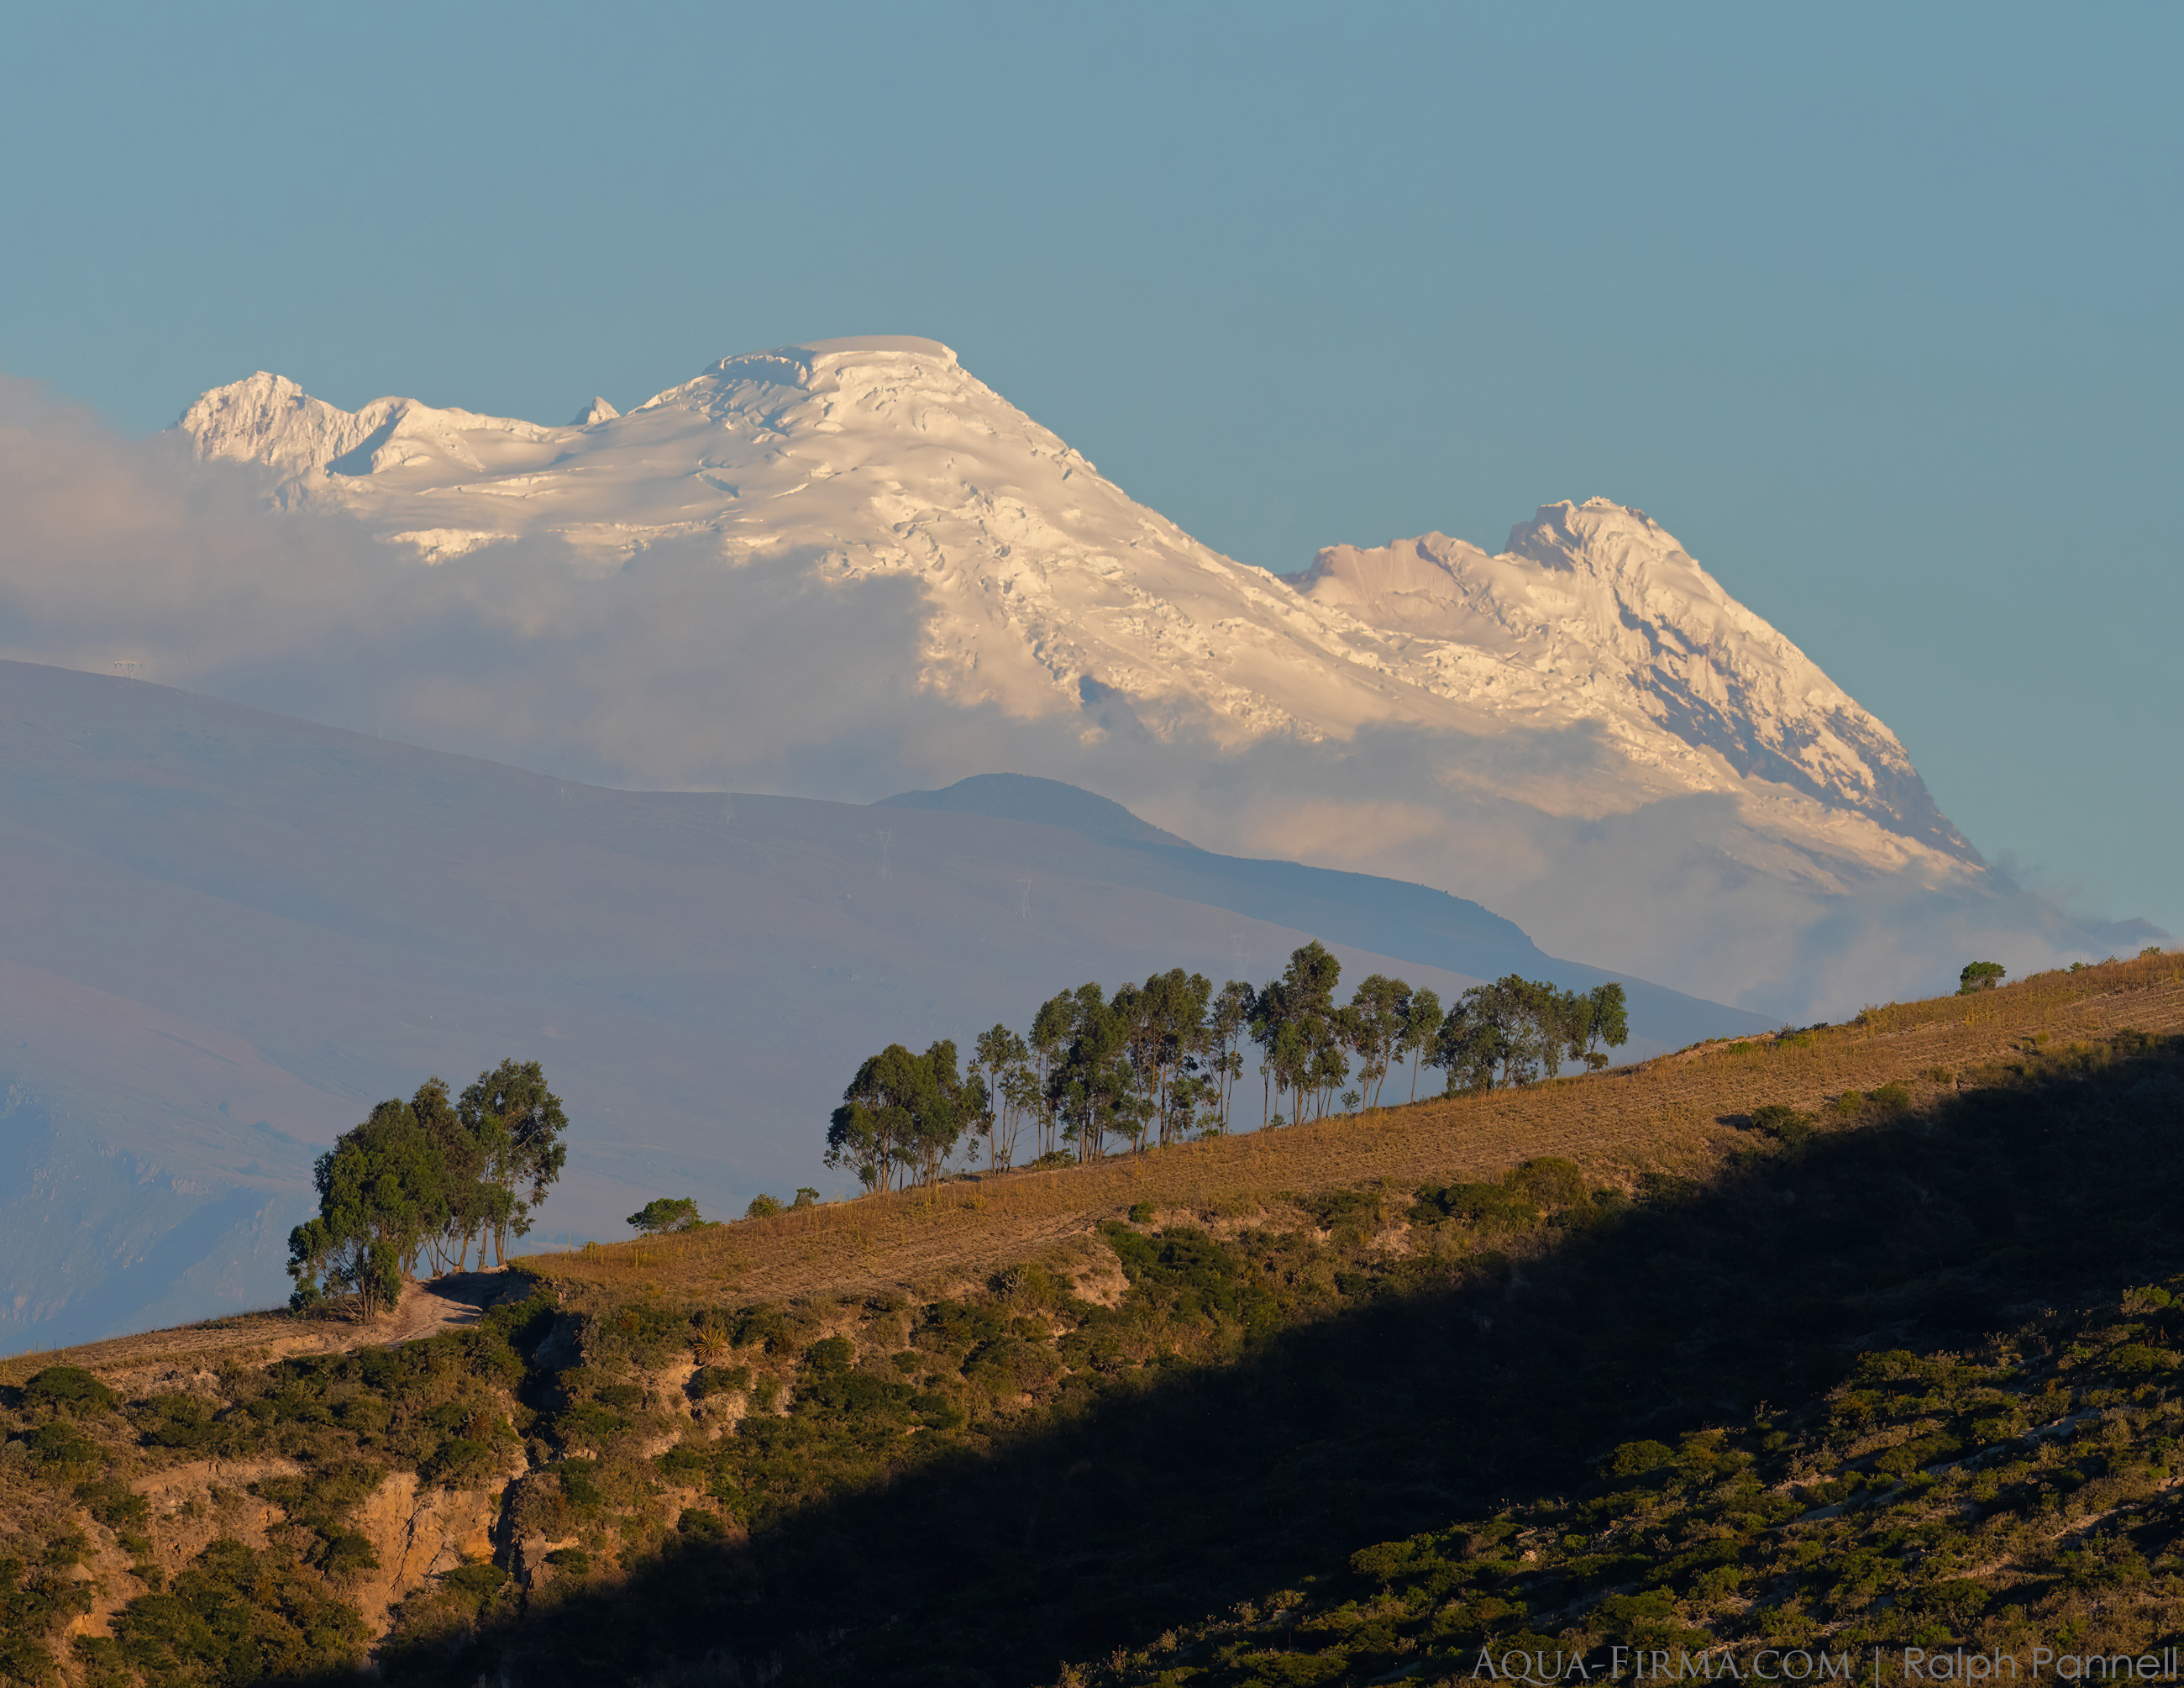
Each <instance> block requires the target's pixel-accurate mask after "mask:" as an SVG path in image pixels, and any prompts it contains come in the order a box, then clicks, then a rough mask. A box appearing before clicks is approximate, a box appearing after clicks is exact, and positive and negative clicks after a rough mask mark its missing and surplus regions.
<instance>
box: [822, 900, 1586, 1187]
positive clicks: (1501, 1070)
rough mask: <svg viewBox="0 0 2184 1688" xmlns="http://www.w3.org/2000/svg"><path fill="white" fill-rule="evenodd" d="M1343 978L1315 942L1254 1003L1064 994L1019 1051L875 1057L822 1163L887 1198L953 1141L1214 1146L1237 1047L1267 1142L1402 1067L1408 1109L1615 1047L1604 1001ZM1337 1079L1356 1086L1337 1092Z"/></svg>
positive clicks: (1035, 1153)
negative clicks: (1424, 1089)
mask: <svg viewBox="0 0 2184 1688" xmlns="http://www.w3.org/2000/svg"><path fill="white" fill-rule="evenodd" d="M1341 974H1342V967H1341V964H1340V962H1338V961H1337V960H1336V959H1335V958H1334V956H1332V955H1330V954H1329V953H1328V952H1327V950H1326V949H1325V948H1324V947H1323V946H1322V945H1320V944H1318V942H1313V943H1308V944H1307V945H1305V946H1304V947H1302V948H1301V949H1299V950H1297V951H1296V952H1295V953H1293V954H1292V955H1291V956H1290V960H1289V965H1288V966H1287V967H1286V968H1284V970H1283V972H1282V975H1281V976H1280V977H1279V979H1276V980H1274V981H1272V982H1270V983H1269V984H1267V985H1265V986H1264V987H1259V988H1256V989H1255V988H1254V987H1251V985H1249V984H1246V983H1245V982H1244V981H1241V980H1236V979H1232V980H1230V981H1229V982H1228V983H1227V984H1225V985H1223V986H1222V987H1220V988H1219V989H1218V990H1216V989H1215V988H1214V987H1213V985H1212V981H1210V980H1208V979H1207V978H1206V975H1204V974H1201V973H1189V974H1187V973H1185V972H1184V970H1183V969H1181V968H1179V967H1178V968H1174V969H1172V970H1169V971H1168V972H1166V973H1157V974H1155V975H1153V976H1152V977H1151V978H1150V979H1148V980H1146V981H1145V983H1144V984H1143V985H1123V986H1121V987H1118V988H1117V990H1116V991H1115V992H1114V994H1113V995H1112V996H1110V995H1108V994H1107V993H1106V992H1105V991H1104V990H1102V989H1101V987H1100V986H1099V985H1097V984H1088V985H1080V986H1078V987H1077V988H1076V989H1075V990H1073V991H1064V992H1061V993H1060V994H1058V995H1056V996H1055V997H1053V998H1050V1000H1048V1001H1047V1002H1045V1003H1042V1004H1041V1005H1040V1006H1039V1010H1038V1012H1037V1013H1036V1014H1034V1015H1033V1016H1032V1022H1031V1031H1030V1033H1029V1035H1028V1036H1025V1035H1022V1034H1020V1033H1018V1032H1016V1031H1011V1029H1010V1028H1009V1027H1008V1026H1006V1025H999V1026H995V1027H993V1029H992V1030H990V1031H985V1032H983V1033H981V1034H980V1035H979V1037H978V1039H977V1041H976V1042H975V1043H974V1044H973V1046H972V1052H971V1055H970V1058H969V1059H968V1060H965V1059H963V1057H962V1054H961V1051H960V1050H959V1049H958V1048H956V1043H955V1042H954V1040H953V1039H950V1038H942V1039H940V1040H939V1041H938V1042H935V1043H933V1045H932V1046H931V1047H930V1048H928V1049H927V1050H926V1051H925V1052H924V1053H923V1054H912V1053H911V1051H910V1050H909V1049H907V1048H905V1047H904V1046H903V1045H901V1044H900V1043H894V1044H890V1045H889V1046H888V1048H885V1049H883V1050H882V1051H881V1052H880V1053H879V1054H877V1055H874V1056H872V1058H871V1059H868V1060H866V1062H865V1063H864V1064H863V1065H861V1066H860V1067H859V1068H858V1069H857V1072H856V1076H855V1077H854V1078H853V1079H851V1080H850V1084H849V1087H848V1088H847V1089H846V1090H844V1093H843V1096H842V1105H841V1106H840V1107H839V1108H837V1109H835V1110H834V1113H833V1119H832V1120H831V1121H830V1122H829V1124H828V1127H827V1165H830V1166H847V1167H850V1168H853V1169H854V1170H855V1171H856V1173H857V1174H858V1176H859V1177H861V1179H862V1180H863V1181H864V1182H865V1184H866V1187H867V1188H872V1189H878V1190H887V1189H892V1188H894V1187H895V1185H896V1183H897V1182H898V1181H907V1180H910V1179H917V1180H921V1181H924V1182H930V1181H932V1180H933V1179H935V1178H937V1177H939V1173H940V1169H941V1167H942V1166H943V1165H944V1164H945V1163H946V1161H947V1160H948V1157H949V1156H950V1154H952V1153H954V1152H955V1150H956V1147H957V1146H958V1144H959V1143H961V1142H962V1141H963V1140H964V1139H965V1137H967V1136H969V1137H972V1138H974V1139H976V1140H978V1141H982V1142H983V1144H984V1146H985V1151H986V1156H987V1159H988V1161H989V1164H990V1165H992V1166H993V1167H994V1168H995V1170H997V1171H998V1170H1001V1169H1005V1168H1006V1167H1009V1166H1011V1165H1014V1164H1015V1161H1016V1156H1017V1151H1018V1149H1019V1148H1020V1147H1028V1148H1029V1149H1031V1150H1032V1158H1033V1164H1034V1165H1055V1164H1059V1163H1060V1162H1062V1161H1065V1160H1097V1159H1099V1158H1100V1157H1101V1156H1103V1155H1105V1154H1107V1153H1108V1150H1109V1145H1110V1144H1111V1143H1119V1144H1120V1145H1121V1146H1123V1147H1125V1148H1127V1149H1130V1150H1132V1151H1136V1150H1139V1149H1144V1148H1145V1146H1146V1145H1147V1143H1162V1144H1166V1143H1177V1142H1180V1141H1183V1140H1184V1139H1186V1138H1188V1137H1193V1136H1201V1137H1205V1136H1221V1135H1224V1134H1225V1133H1226V1132H1228V1131H1229V1129H1230V1125H1231V1121H1232V1118H1233V1115H1234V1102H1235V1092H1236V1086H1237V1084H1238V1082H1240V1080H1241V1079H1242V1077H1243V1076H1244V1067H1245V1058H1244V1050H1245V1045H1246V1044H1249V1045H1251V1046H1254V1047H1255V1048H1256V1052H1257V1065H1258V1068H1259V1072H1260V1075H1261V1079H1262V1088H1263V1099H1262V1120H1261V1122H1262V1124H1264V1125H1283V1124H1286V1123H1287V1122H1288V1121H1289V1119H1290V1118H1294V1119H1296V1120H1299V1121H1302V1120H1307V1119H1318V1118H1320V1117H1323V1116H1324V1115H1326V1114H1327V1113H1329V1111H1330V1110H1331V1109H1333V1108H1334V1105H1335V1103H1336V1100H1337V1094H1338V1092H1340V1103H1341V1105H1342V1106H1343V1107H1344V1108H1346V1109H1357V1108H1358V1107H1360V1106H1363V1107H1378V1106H1379V1105H1380V1100H1381V1097H1382V1095H1383V1093H1384V1092H1385V1088H1386V1085H1387V1081H1388V1078H1389V1076H1390V1073H1391V1072H1394V1071H1396V1070H1401V1069H1402V1068H1403V1067H1405V1066H1406V1065H1407V1067H1408V1069H1409V1073H1408V1080H1409V1082H1408V1092H1409V1096H1410V1098H1411V1099H1412V1100H1415V1099H1416V1098H1417V1095H1418V1074H1419V1070H1420V1069H1421V1068H1424V1067H1433V1068H1438V1069H1440V1070H1443V1071H1444V1072H1445V1073H1446V1076H1447V1077H1446V1088H1447V1089H1448V1090H1449V1091H1451V1092H1455V1091H1476V1090H1488V1089H1492V1088H1494V1087H1496V1086H1497V1085H1505V1084H1529V1083H1530V1082H1534V1081H1535V1080H1536V1079H1538V1078H1541V1077H1542V1076H1545V1077H1549V1078H1552V1077H1554V1076H1557V1074H1559V1073H1560V1071H1561V1070H1562V1067H1563V1063H1564V1062H1565V1061H1566V1060H1568V1061H1581V1062H1583V1063H1584V1064H1585V1065H1587V1066H1588V1067H1601V1066H1605V1065H1607V1055H1606V1054H1604V1053H1602V1046H1603V1045H1605V1046H1607V1048H1617V1047H1619V1046H1620V1045H1622V1044H1623V1043H1624V1042H1625V1041H1626V1040H1627V1038H1628V1037H1629V1028H1628V1025H1627V1023H1626V1020H1627V1016H1626V1009H1625V1003H1624V992H1623V987H1622V986H1620V985H1616V984H1609V985H1602V986H1601V987H1599V988H1598V989H1596V990H1594V991H1592V992H1587V993H1583V994H1580V993H1578V992H1570V991H1563V990H1558V989H1557V988H1556V987H1554V986H1552V985H1548V984H1542V983H1540V982H1538V981H1532V980H1527V979H1521V978H1518V976H1517V975H1514V974H1512V975H1509V976H1508V977H1507V978H1506V979H1502V980H1501V981H1498V982H1496V983H1495V984H1491V985H1480V986H1475V987H1473V988H1472V989H1470V990H1468V991H1466V992H1464V993H1463V997H1462V998H1459V999H1458V1000H1457V1003H1455V1004H1454V1006H1452V1007H1451V1008H1450V1009H1447V1010H1446V1012H1444V1011H1443V1009H1442V1007H1441V1003H1440V998H1439V997H1437V996H1436V995H1435V993H1434V992H1432V991H1430V990H1425V989H1418V990H1414V989H1412V987H1411V986H1410V985H1409V984H1407V982H1406V981H1403V980H1401V979H1391V978H1389V977H1386V976H1385V975H1382V974H1379V973H1375V974H1373V975H1370V976H1368V978H1366V979H1365V980H1364V981H1362V983H1361V984H1359V985H1358V987H1357V990H1356V991H1355V992H1353V993H1352V994H1351V998H1350V1000H1349V1002H1347V1003H1342V1002H1340V1001H1339V1000H1338V994H1337V987H1338V986H1339V984H1340V979H1341ZM1353 1076H1354V1077H1355V1079H1356V1082H1357V1088H1355V1089H1351V1090H1348V1091H1343V1090H1342V1088H1341V1087H1342V1086H1343V1085H1345V1084H1346V1083H1347V1082H1350V1081H1351V1078H1352V1077H1353ZM1284 1108H1285V1109H1286V1110H1287V1111H1286V1113H1285V1112H1284ZM1027 1134H1028V1136H1029V1137H1030V1142H1029V1143H1025V1137H1026V1136H1027Z"/></svg>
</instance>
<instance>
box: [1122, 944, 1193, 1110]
mask: <svg viewBox="0 0 2184 1688" xmlns="http://www.w3.org/2000/svg"><path fill="white" fill-rule="evenodd" d="M1212 998H1213V986H1212V982H1211V981H1209V980H1208V979H1207V978H1206V975H1204V974H1202V973H1189V974H1186V973H1185V972H1184V970H1183V969H1181V968H1180V967H1175V968H1171V969H1170V970H1168V971H1167V972H1166V973H1156V974H1155V975H1153V976H1152V977H1151V978H1150V979H1148V980H1146V981H1145V984H1144V985H1143V986H1142V987H1130V986H1127V985H1126V986H1124V987H1123V988H1122V989H1121V990H1118V991H1117V992H1115V998H1114V1001H1113V1002H1112V1003H1111V1004H1110V1007H1111V1009H1112V1012H1114V1013H1115V1014H1119V1015H1120V1016H1121V1017H1122V1018H1123V1020H1124V1022H1125V1024H1126V1026H1127V1028H1128V1029H1127V1032H1126V1036H1127V1038H1128V1048H1129V1055H1130V1065H1131V1066H1132V1068H1133V1069H1134V1072H1135V1076H1136V1086H1135V1088H1136V1093H1137V1100H1138V1104H1139V1109H1141V1110H1149V1112H1150V1116H1151V1120H1152V1121H1153V1122H1154V1123H1155V1124H1156V1126H1157V1128H1158V1132H1159V1137H1160V1141H1161V1142H1162V1143H1164V1144H1165V1143H1173V1142H1177V1141H1178V1140H1180V1139H1181V1138H1182V1137H1184V1136H1185V1135H1186V1134H1187V1133H1188V1132H1189V1131H1190V1122H1191V1120H1192V1118H1193V1116H1194V1115H1195V1112H1196V1109H1197V1105H1198V1096H1199V1090H1198V1087H1197V1086H1196V1085H1195V1084H1194V1083H1192V1082H1190V1079H1191V1077H1192V1076H1193V1075H1195V1073H1196V1072H1197V1071H1198V1069H1199V1060H1200V1058H1201V1056H1202V1055H1203V1054H1205V1053H1206V1048H1207V1039H1208V1035H1209V1034H1208V1031H1207V1027H1206V1013H1207V1009H1208V1008H1209V1006H1210V1005H1211V1003H1212Z"/></svg>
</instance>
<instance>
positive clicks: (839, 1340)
mask: <svg viewBox="0 0 2184 1688" xmlns="http://www.w3.org/2000/svg"><path fill="white" fill-rule="evenodd" d="M856 1358H857V1347H856V1344H855V1343H853V1342H851V1341H850V1339H849V1338H847V1337H846V1336H830V1337H827V1338H826V1339H824V1340H823V1341H820V1342H815V1343H813V1344H811V1347H809V1348H807V1349H805V1350H804V1367H805V1370H806V1371H809V1372H846V1371H848V1370H849V1369H850V1367H851V1366H852V1365H853V1364H855V1361H856Z"/></svg>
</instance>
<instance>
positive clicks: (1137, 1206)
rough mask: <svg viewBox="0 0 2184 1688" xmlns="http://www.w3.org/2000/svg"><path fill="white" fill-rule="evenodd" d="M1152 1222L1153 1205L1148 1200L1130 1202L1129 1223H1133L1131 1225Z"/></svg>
mask: <svg viewBox="0 0 2184 1688" xmlns="http://www.w3.org/2000/svg"><path fill="white" fill-rule="evenodd" d="M1152 1222H1153V1205H1152V1204H1151V1202H1149V1201H1141V1202H1133V1203H1131V1204H1130V1223H1131V1224H1133V1225H1150V1224H1151V1223H1152Z"/></svg>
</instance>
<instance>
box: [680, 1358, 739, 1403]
mask: <svg viewBox="0 0 2184 1688" xmlns="http://www.w3.org/2000/svg"><path fill="white" fill-rule="evenodd" d="M750 1380H751V1370H750V1367H748V1366H701V1367H699V1368H698V1370H697V1371H695V1372H693V1373H691V1376H690V1394H691V1395H692V1396H693V1398H694V1399H695V1400H711V1399H712V1398H713V1397H714V1396H716V1395H741V1394H742V1393H743V1392H744V1390H745V1389H749V1387H750Z"/></svg>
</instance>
